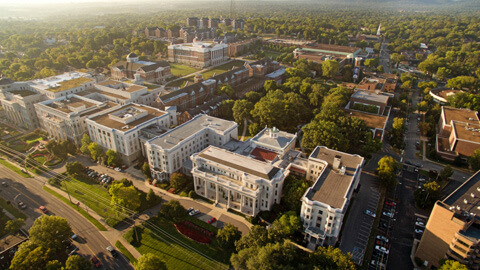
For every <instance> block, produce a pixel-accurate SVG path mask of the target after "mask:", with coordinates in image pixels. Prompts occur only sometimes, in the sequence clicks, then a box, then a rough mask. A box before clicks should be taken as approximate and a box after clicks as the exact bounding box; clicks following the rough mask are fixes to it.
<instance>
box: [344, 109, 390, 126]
mask: <svg viewBox="0 0 480 270" xmlns="http://www.w3.org/2000/svg"><path fill="white" fill-rule="evenodd" d="M344 111H345V115H346V116H350V117H356V118H358V119H361V120H363V121H364V122H365V125H367V127H369V128H377V129H383V128H384V127H385V123H386V122H387V117H386V116H382V115H376V114H371V113H365V112H360V111H355V110H348V109H344Z"/></svg>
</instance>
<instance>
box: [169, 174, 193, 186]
mask: <svg viewBox="0 0 480 270" xmlns="http://www.w3.org/2000/svg"><path fill="white" fill-rule="evenodd" d="M188 182H189V179H188V177H187V176H186V175H185V174H183V173H178V172H176V173H172V175H171V176H170V186H171V187H173V188H174V189H176V190H180V189H183V188H184V187H185V186H186V185H187V184H188Z"/></svg>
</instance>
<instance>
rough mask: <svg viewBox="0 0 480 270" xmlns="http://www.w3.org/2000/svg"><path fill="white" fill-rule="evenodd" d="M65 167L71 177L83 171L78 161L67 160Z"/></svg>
mask: <svg viewBox="0 0 480 270" xmlns="http://www.w3.org/2000/svg"><path fill="white" fill-rule="evenodd" d="M65 168H66V169H67V173H68V174H69V175H71V176H73V177H75V176H78V175H79V174H80V173H82V171H83V165H82V164H81V163H80V162H78V161H75V162H67V164H66V165H65Z"/></svg>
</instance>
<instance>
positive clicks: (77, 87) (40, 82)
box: [27, 71, 95, 99]
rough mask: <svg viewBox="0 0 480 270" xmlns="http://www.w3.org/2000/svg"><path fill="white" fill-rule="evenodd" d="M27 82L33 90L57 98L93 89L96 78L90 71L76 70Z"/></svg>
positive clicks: (50, 97)
mask: <svg viewBox="0 0 480 270" xmlns="http://www.w3.org/2000/svg"><path fill="white" fill-rule="evenodd" d="M27 83H28V85H29V86H30V88H31V90H32V91H34V92H37V93H39V94H42V95H45V96H46V97H47V98H48V99H55V98H59V97H63V96H66V95H71V94H76V93H79V92H82V91H85V90H88V89H92V88H93V85H94V84H95V79H94V78H93V77H92V76H91V75H90V74H88V73H83V72H78V71H74V72H67V73H63V74H60V75H56V76H51V77H48V78H43V79H37V80H32V81H29V82H27Z"/></svg>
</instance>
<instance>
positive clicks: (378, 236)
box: [377, 235, 388, 243]
mask: <svg viewBox="0 0 480 270" xmlns="http://www.w3.org/2000/svg"><path fill="white" fill-rule="evenodd" d="M377 239H379V240H382V241H383V242H385V243H388V238H387V237H385V236H383V235H377Z"/></svg>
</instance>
